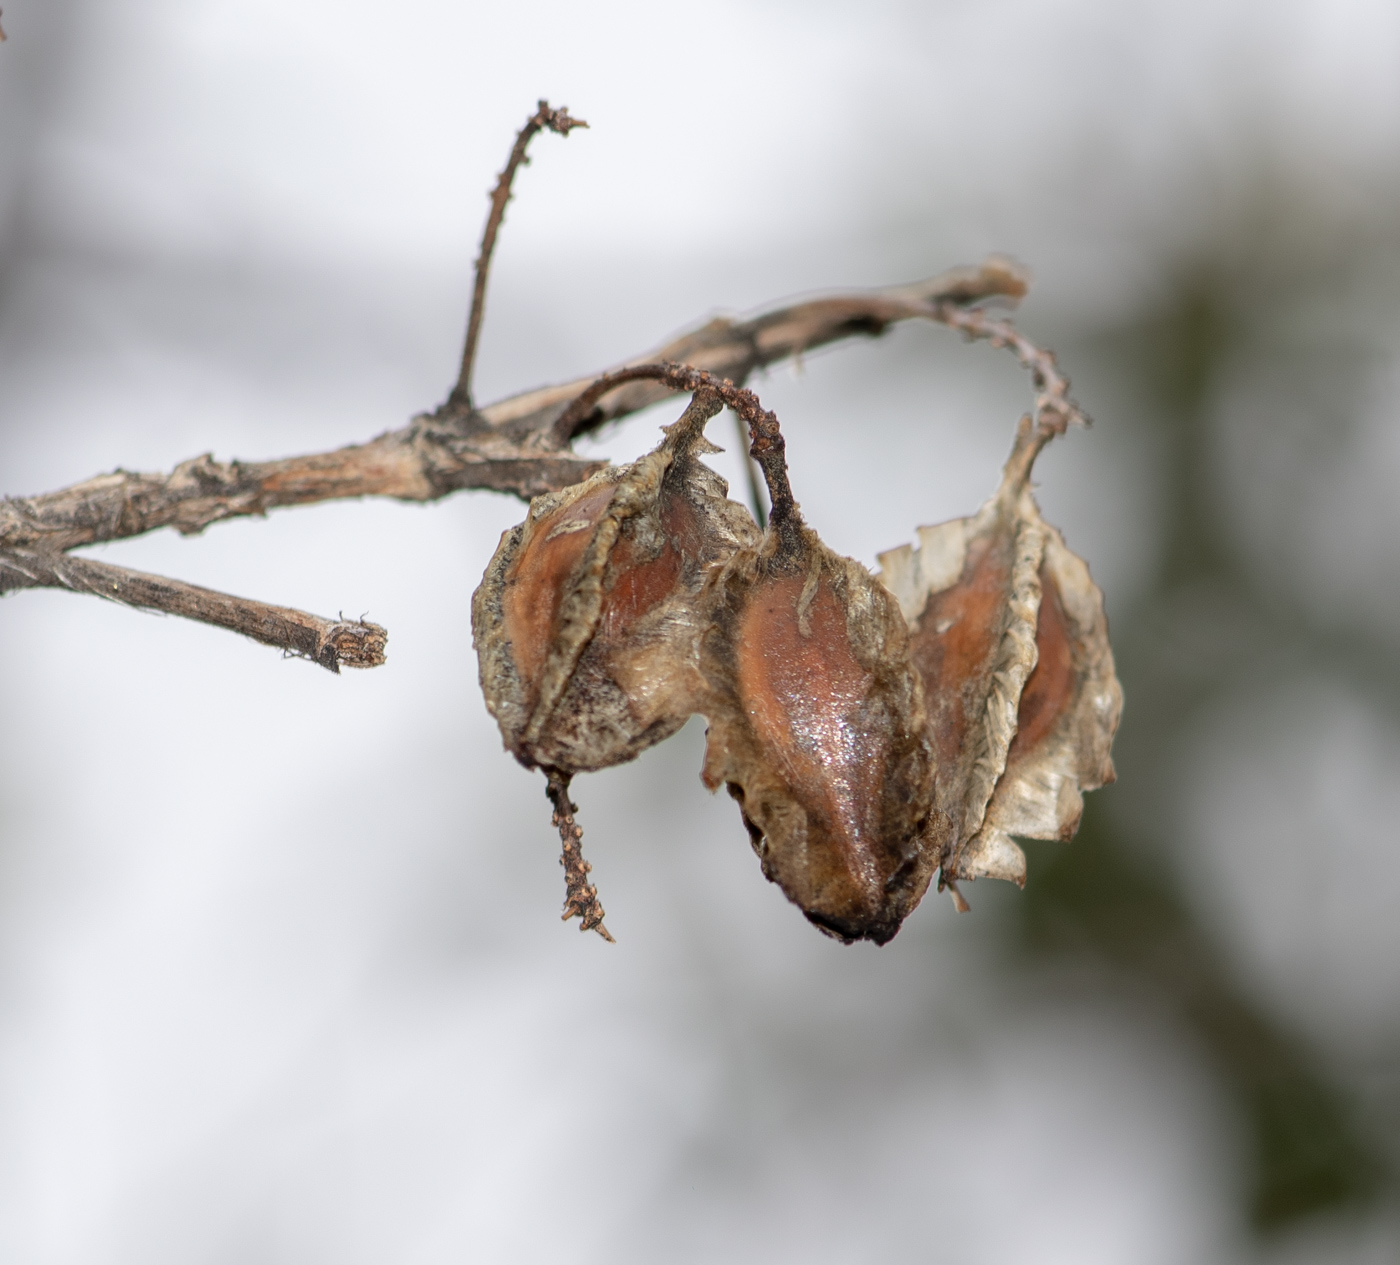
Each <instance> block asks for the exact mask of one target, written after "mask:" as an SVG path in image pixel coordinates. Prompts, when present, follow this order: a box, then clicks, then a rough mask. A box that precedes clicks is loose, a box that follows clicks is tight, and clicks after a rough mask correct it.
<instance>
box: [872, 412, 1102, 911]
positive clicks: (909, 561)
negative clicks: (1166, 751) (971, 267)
mask: <svg viewBox="0 0 1400 1265" xmlns="http://www.w3.org/2000/svg"><path fill="white" fill-rule="evenodd" d="M1065 420H1066V418H1065V417H1064V416H1063V415H1051V416H1049V417H1048V418H1047V419H1046V420H1045V421H1044V422H1042V423H1041V424H1039V425H1035V424H1032V422H1031V420H1030V419H1029V418H1026V419H1024V420H1023V422H1022V425H1021V429H1020V431H1019V433H1018V435H1017V440H1016V445H1015V447H1014V448H1013V450H1012V454H1011V457H1010V459H1009V460H1008V462H1007V464H1006V469H1005V471H1004V474H1003V478H1002V482H1001V486H1000V487H999V488H998V490H997V492H996V494H995V495H994V496H993V497H992V499H991V500H989V501H988V502H987V503H986V504H985V505H983V506H982V508H981V509H980V510H979V511H978V512H977V513H976V514H975V515H973V516H972V517H970V518H961V519H955V520H953V521H952V522H948V523H942V524H939V525H938V526H936V527H922V528H920V529H919V533H918V535H919V548H918V549H917V550H916V549H914V548H912V547H911V546H909V545H902V546H900V547H899V548H898V549H893V550H890V551H889V552H887V553H883V554H881V555H880V563H881V568H882V569H881V572H880V579H881V581H882V582H883V583H884V584H885V585H886V586H887V587H888V588H889V590H890V591H891V592H892V593H894V594H895V596H896V597H897V598H898V599H899V602H900V606H901V608H902V609H903V611H904V614H905V616H906V618H907V619H908V621H909V624H910V629H911V634H910V642H911V651H912V655H913V660H914V663H915V665H916V666H917V667H918V669H919V672H920V675H921V676H922V678H923V683H924V692H925V697H926V699H927V705H928V715H929V735H930V738H931V740H932V741H933V744H934V747H935V750H936V752H937V758H938V781H937V789H936V792H935V811H934V814H933V817H932V821H931V825H930V843H931V846H932V848H933V849H934V850H935V851H936V852H937V854H938V856H939V857H940V860H941V865H942V875H943V879H944V881H946V882H951V883H953V884H956V881H957V880H958V879H975V878H978V877H991V878H1003V879H1009V880H1010V881H1012V882H1015V883H1018V884H1023V883H1024V882H1025V874H1026V861H1025V855H1024V853H1022V851H1021V849H1020V847H1018V846H1017V844H1016V843H1015V842H1014V840H1013V839H1012V835H1022V836H1025V837H1027V838H1041V839H1069V838H1071V837H1072V836H1073V835H1074V833H1075V830H1076V829H1077V828H1078V825H1079V817H1080V814H1081V812H1082V810H1083V798H1082V792H1084V791H1086V790H1093V789H1094V788H1096V787H1099V786H1103V785H1105V784H1106V783H1108V782H1111V781H1112V780H1113V776H1114V774H1113V762H1112V759H1111V758H1110V755H1109V750H1110V747H1111V745H1112V742H1113V734H1114V731H1115V730H1116V729H1117V726H1118V719H1119V715H1120V713H1121V711H1122V690H1121V688H1120V687H1119V685H1118V680H1117V678H1116V676H1115V675H1114V667H1113V652H1112V650H1111V649H1110V648H1109V644H1108V624H1107V620H1106V618H1105V616H1104V609H1103V595H1102V594H1101V593H1100V592H1099V590H1098V588H1097V587H1096V586H1095V585H1094V583H1093V581H1092V580H1091V579H1090V577H1089V570H1088V567H1087V566H1086V565H1085V563H1084V561H1083V560H1082V559H1081V558H1079V557H1077V556H1076V555H1075V554H1073V553H1072V552H1071V551H1070V550H1069V549H1068V548H1067V547H1066V545H1065V543H1064V539H1063V538H1062V537H1061V535H1060V533H1059V532H1058V531H1057V530H1056V529H1055V528H1053V527H1051V526H1049V525H1048V524H1047V523H1046V522H1045V520H1044V519H1043V518H1042V517H1041V515H1040V510H1039V507H1038V506H1037V505H1036V503H1035V498H1034V496H1032V494H1031V491H1030V473H1031V468H1032V466H1033V464H1034V462H1035V458H1036V456H1037V455H1038V454H1039V452H1040V450H1041V448H1043V447H1044V445H1045V444H1046V443H1047V442H1048V441H1049V439H1050V438H1051V437H1052V436H1053V435H1055V434H1057V433H1060V432H1062V431H1063V429H1064V423H1065ZM953 890H954V898H955V900H957V901H958V903H959V905H960V907H961V906H963V905H964V902H963V901H962V898H961V896H960V894H958V892H957V889H956V886H954V889H953Z"/></svg>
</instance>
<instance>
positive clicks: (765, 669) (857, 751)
mask: <svg viewBox="0 0 1400 1265" xmlns="http://www.w3.org/2000/svg"><path fill="white" fill-rule="evenodd" d="M711 610H712V617H713V624H712V627H711V630H710V632H709V633H708V634H707V636H706V637H705V639H704V643H703V655H702V663H703V667H704V672H705V677H706V682H707V685H708V686H709V692H710V693H709V698H708V700H707V702H706V703H705V705H704V707H703V710H704V712H705V715H706V716H707V717H708V718H709V721H710V729H709V734H708V740H707V746H706V756H705V768H704V774H703V776H704V780H705V783H706V785H708V786H709V787H710V788H711V789H712V790H714V789H717V788H718V787H719V786H720V785H722V784H723V785H727V786H728V788H729V790H730V792H731V794H733V796H734V797H735V799H737V800H738V801H739V805H740V808H741V810H742V812H743V817H744V822H745V825H746V826H747V827H748V829H749V833H750V836H751V839H752V841H753V846H754V850H755V851H756V852H757V853H758V856H759V858H760V860H761V861H762V864H763V871H764V874H765V875H766V876H767V877H768V878H769V879H770V880H772V881H773V882H775V883H777V884H779V886H781V887H782V889H783V891H784V892H785V893H786V894H787V896H788V898H789V899H790V900H792V901H793V902H794V903H795V904H797V905H798V906H800V907H801V909H802V910H803V912H804V913H805V914H806V915H807V917H808V918H809V919H810V920H811V921H812V922H813V923H815V924H816V925H817V926H818V927H820V928H821V929H822V930H823V931H825V932H827V933H828V934H830V935H833V936H835V937H837V938H839V939H841V940H844V941H847V942H850V941H852V940H858V939H870V940H874V941H876V942H878V943H884V942H885V941H886V940H888V939H890V937H892V936H893V935H894V934H895V932H896V931H898V929H899V926H900V923H901V922H902V921H903V919H904V917H905V915H906V914H907V913H908V912H909V911H910V910H911V909H913V907H914V906H915V905H916V904H917V903H918V901H919V899H920V897H921V896H922V895H923V893H924V891H925V889H926V888H927V886H928V882H929V879H930V877H931V874H932V871H933V869H934V868H935V867H936V865H937V857H936V856H933V855H932V854H930V853H929V851H928V849H927V848H925V847H923V846H922V844H921V841H922V837H923V835H924V833H925V830H926V827H927V818H928V813H929V809H930V807H931V803H932V792H933V762H932V753H931V751H930V748H929V744H928V742H927V739H926V738H925V735H924V726H925V717H924V707H923V691H922V688H921V686H920V682H919V677H918V673H917V672H916V671H915V670H914V668H913V665H912V663H911V662H910V658H909V636H908V630H907V628H906V625H905V622H904V617H903V616H902V615H901V614H900V611H899V608H898V606H897V604H896V603H895V601H894V600H893V598H892V597H891V596H890V594H889V593H888V592H887V591H886V590H885V589H884V588H883V587H881V585H879V584H878V583H877V582H876V581H875V578H874V577H873V576H872V575H871V574H870V573H869V572H868V571H867V570H866V569H865V568H864V567H862V566H861V565H860V564H859V563H857V562H853V561H851V560H850V559H848V558H842V557H839V556H837V555H836V554H834V553H833V552H832V551H831V550H830V549H828V548H827V547H826V546H825V545H824V544H822V542H821V541H820V540H819V539H818V537H817V535H816V533H815V532H813V531H811V530H810V529H809V528H807V527H806V526H804V525H803V524H802V523H801V522H800V520H796V517H795V509H794V511H793V516H792V517H790V518H787V519H782V520H780V519H779V516H778V505H777V503H776V498H775V513H774V521H773V522H772V523H770V525H769V529H768V532H767V533H766V534H765V538H764V541H763V545H762V547H761V548H760V549H758V550H745V551H742V552H740V553H739V554H736V555H735V557H734V558H733V559H732V560H731V561H730V562H729V563H728V564H727V565H726V566H725V568H724V570H723V571H722V572H721V573H720V574H719V576H718V578H717V580H716V583H715V588H714V601H713V603H712V607H711Z"/></svg>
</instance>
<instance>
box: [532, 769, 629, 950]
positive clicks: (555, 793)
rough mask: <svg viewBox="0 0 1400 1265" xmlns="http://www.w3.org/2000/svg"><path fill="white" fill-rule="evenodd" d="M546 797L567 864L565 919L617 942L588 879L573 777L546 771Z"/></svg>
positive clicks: (596, 891)
mask: <svg viewBox="0 0 1400 1265" xmlns="http://www.w3.org/2000/svg"><path fill="white" fill-rule="evenodd" d="M545 776H546V778H547V779H548V780H547V781H546V783H545V792H544V793H545V796H546V797H547V798H548V799H549V802H550V803H551V804H553V805H554V816H553V819H552V820H553V824H554V826H555V828H556V829H557V830H558V831H559V843H560V847H561V850H562V855H561V856H560V858H559V864H560V865H562V866H563V867H564V915H563V921H564V922H568V921H569V919H570V918H578V920H579V923H580V925H579V930H580V931H596V932H597V933H598V934H599V935H600V936H602V937H603V939H604V940H606V941H607V942H608V943H609V944H616V943H617V942H616V941H615V940H614V939H613V938H612V935H611V934H610V933H609V931H608V929H607V928H606V927H605V926H604V925H603V918H604V913H603V905H602V902H601V901H599V899H598V889H597V888H596V887H595V886H594V885H593V884H592V883H590V882H589V881H588V874H589V871H591V870H592V869H593V867H592V866H591V865H589V864H588V862H587V861H585V860H584V859H583V847H582V840H583V827H581V826H580V825H579V824H578V823H577V822H576V821H575V820H574V814H575V813H576V812H578V805H577V804H575V803H573V802H572V801H571V800H570V799H569V781H570V776H569V774H567V773H561V772H559V770H557V769H549V770H546V772H545Z"/></svg>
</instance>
